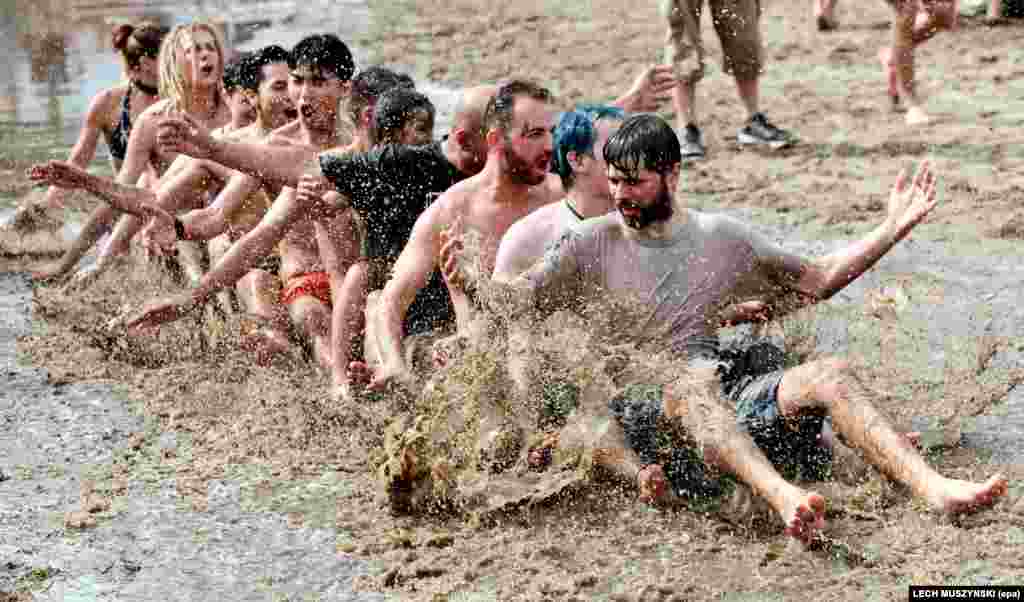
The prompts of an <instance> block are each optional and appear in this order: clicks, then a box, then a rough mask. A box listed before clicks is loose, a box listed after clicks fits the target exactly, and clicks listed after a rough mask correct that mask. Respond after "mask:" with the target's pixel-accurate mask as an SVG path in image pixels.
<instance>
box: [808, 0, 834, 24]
mask: <svg viewBox="0 0 1024 602" xmlns="http://www.w3.org/2000/svg"><path fill="white" fill-rule="evenodd" d="M835 12H836V0H814V18H815V21H816V22H817V26H818V31H831V30H833V29H836V28H838V27H839V21H838V20H837V19H836V15H835Z"/></svg>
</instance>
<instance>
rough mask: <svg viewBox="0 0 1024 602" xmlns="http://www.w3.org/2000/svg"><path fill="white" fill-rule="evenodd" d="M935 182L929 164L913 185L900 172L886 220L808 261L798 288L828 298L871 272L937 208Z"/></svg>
mask: <svg viewBox="0 0 1024 602" xmlns="http://www.w3.org/2000/svg"><path fill="white" fill-rule="evenodd" d="M935 182H936V178H935V175H934V174H933V173H932V171H931V167H930V166H929V164H928V162H927V161H926V162H923V163H922V164H921V165H920V167H919V168H918V170H917V174H916V175H915V176H914V179H913V182H908V177H907V173H906V170H904V171H902V172H900V175H899V178H898V179H897V181H896V185H895V186H894V187H893V189H892V193H891V195H890V197H889V212H888V215H887V216H886V218H885V221H884V222H882V224H881V225H879V226H878V227H877V228H875V229H874V230H872V231H871V232H870V233H869V234H868V235H867V236H865V237H864V238H862V239H860V240H858V241H856V242H854V243H852V244H850V245H847V246H846V247H844V248H842V249H840V250H838V251H836V252H835V253H832V254H830V255H827V256H825V257H822V258H820V259H818V260H816V261H809V262H805V265H804V270H803V273H802V274H801V275H800V278H799V280H798V281H797V283H796V289H797V290H798V291H800V292H803V293H804V294H807V295H810V296H812V297H814V298H816V299H828V298H829V297H831V296H832V295H834V294H836V293H837V292H839V291H840V290H842V289H843V288H844V287H846V285H848V284H849V283H851V282H853V281H854V280H856V279H857V278H858V277H859V276H860V275H861V274H863V273H864V272H866V271H868V270H869V269H871V267H872V266H874V265H875V264H876V263H877V262H878V260H879V259H881V258H882V257H883V256H884V255H885V254H886V253H888V252H889V249H891V248H892V247H893V246H895V245H896V243H898V242H899V241H901V240H903V239H904V238H906V236H907V235H908V234H910V232H911V230H913V229H914V227H915V226H917V225H918V224H919V223H921V221H922V220H923V219H924V218H925V217H926V216H927V215H928V213H929V212H931V210H932V209H934V208H935V206H936V204H937V203H938V200H937V199H936V196H935Z"/></svg>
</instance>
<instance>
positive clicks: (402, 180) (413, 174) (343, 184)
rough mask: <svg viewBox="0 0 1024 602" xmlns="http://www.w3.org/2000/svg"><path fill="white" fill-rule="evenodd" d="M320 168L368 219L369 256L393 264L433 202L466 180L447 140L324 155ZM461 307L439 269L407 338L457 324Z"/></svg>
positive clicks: (411, 318) (415, 307)
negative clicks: (443, 146)
mask: <svg viewBox="0 0 1024 602" xmlns="http://www.w3.org/2000/svg"><path fill="white" fill-rule="evenodd" d="M320 169H321V171H322V172H323V174H324V177H326V178H327V179H328V180H330V181H331V183H332V184H334V187H335V188H336V189H337V190H338V192H339V193H341V194H342V195H344V196H346V197H347V198H348V199H349V202H350V203H351V205H352V208H353V209H355V210H356V211H357V212H359V214H360V215H361V216H362V217H363V219H364V221H365V222H366V241H365V242H364V249H365V252H366V255H367V257H369V258H370V259H373V260H383V261H386V262H388V263H389V264H390V263H392V262H394V260H395V259H397V258H398V255H399V254H400V253H401V252H402V249H403V248H405V245H406V243H408V242H409V237H410V236H412V228H413V226H414V225H415V224H416V220H417V219H418V218H419V216H420V215H421V214H422V213H423V211H425V210H426V208H427V207H428V206H429V205H430V203H431V202H433V200H434V199H435V198H437V196H438V195H440V194H441V193H442V192H444V191H445V190H448V189H449V188H451V186H452V185H453V184H455V183H456V182H459V181H460V180H463V179H465V178H466V176H465V175H464V174H462V173H461V172H460V171H459V170H458V169H456V168H455V166H454V165H452V164H451V162H450V161H448V158H447V157H445V155H444V152H443V151H442V150H441V142H432V143H430V144H425V145H423V146H406V145H397V144H387V145H384V146H380V147H377V148H375V149H373V150H371V151H368V152H365V153H353V154H347V155H342V154H336V153H323V154H321V155H320ZM454 319H455V309H454V308H453V307H452V304H451V299H450V298H449V296H448V289H447V287H446V286H445V284H444V279H443V278H442V276H441V272H440V271H439V270H434V273H433V274H432V275H431V277H430V281H429V282H428V283H427V286H425V287H424V288H423V289H422V290H420V292H419V293H418V294H417V295H416V299H415V300H414V301H413V303H412V305H411V306H410V307H409V311H408V312H407V313H406V316H405V323H404V329H405V334H406V336H408V335H411V334H418V333H422V332H427V331H430V330H434V329H437V328H439V327H443V326H446V325H448V324H450V323H452V322H453V321H454Z"/></svg>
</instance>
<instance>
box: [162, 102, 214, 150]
mask: <svg viewBox="0 0 1024 602" xmlns="http://www.w3.org/2000/svg"><path fill="white" fill-rule="evenodd" d="M156 144H157V147H158V148H159V149H160V151H161V152H163V153H167V154H172V155H173V154H178V153H180V154H183V155H187V156H189V157H193V158H196V159H208V158H210V156H211V155H212V154H213V145H214V139H213V136H212V135H210V132H209V130H207V129H206V128H205V127H203V126H202V125H201V124H200V123H199V122H198V121H196V120H195V119H193V118H192V117H191V116H189V115H187V114H185V113H177V114H168V115H167V116H166V117H164V118H162V119H161V120H160V121H159V122H158V123H157V130H156Z"/></svg>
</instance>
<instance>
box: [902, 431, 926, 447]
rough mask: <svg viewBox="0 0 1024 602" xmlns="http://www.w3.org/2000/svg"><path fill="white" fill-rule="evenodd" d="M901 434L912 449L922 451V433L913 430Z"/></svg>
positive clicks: (904, 441)
mask: <svg viewBox="0 0 1024 602" xmlns="http://www.w3.org/2000/svg"><path fill="white" fill-rule="evenodd" d="M900 436H901V437H902V438H903V443H904V444H906V446H907V447H909V448H911V449H915V450H917V451H921V433H919V432H917V431H912V432H909V433H901V434H900Z"/></svg>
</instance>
